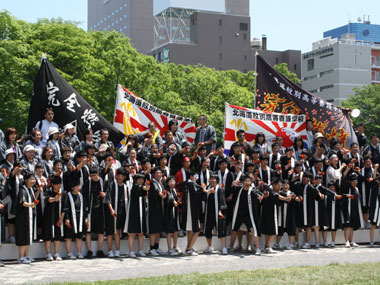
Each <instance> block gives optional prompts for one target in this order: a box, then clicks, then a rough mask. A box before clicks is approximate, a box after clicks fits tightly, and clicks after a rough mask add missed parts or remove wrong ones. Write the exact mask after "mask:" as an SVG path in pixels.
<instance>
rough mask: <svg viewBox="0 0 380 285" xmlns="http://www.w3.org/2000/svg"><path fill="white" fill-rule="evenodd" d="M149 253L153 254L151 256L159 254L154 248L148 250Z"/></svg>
mask: <svg viewBox="0 0 380 285" xmlns="http://www.w3.org/2000/svg"><path fill="white" fill-rule="evenodd" d="M149 254H150V255H153V256H159V255H160V254H159V253H158V252H157V251H156V250H155V249H154V248H153V249H151V250H149Z"/></svg>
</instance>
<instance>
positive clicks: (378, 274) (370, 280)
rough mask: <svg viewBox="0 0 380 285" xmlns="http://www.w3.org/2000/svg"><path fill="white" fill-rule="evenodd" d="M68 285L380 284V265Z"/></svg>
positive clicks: (234, 272)
mask: <svg viewBox="0 0 380 285" xmlns="http://www.w3.org/2000/svg"><path fill="white" fill-rule="evenodd" d="M65 284H81V285H83V284H101V285H115V284H144V285H146V284H155V285H158V284H228V285H230V284H380V263H362V264H345V265H339V264H335V263H334V264H330V265H326V266H301V267H289V268H283V269H260V270H252V271H226V272H220V273H212V274H199V273H193V274H183V275H167V276H161V277H149V278H135V279H125V280H115V281H99V282H85V283H65Z"/></svg>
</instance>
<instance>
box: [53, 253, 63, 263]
mask: <svg viewBox="0 0 380 285" xmlns="http://www.w3.org/2000/svg"><path fill="white" fill-rule="evenodd" d="M54 258H55V260H57V261H61V260H62V257H61V256H60V255H59V253H58V252H57V253H56V254H54Z"/></svg>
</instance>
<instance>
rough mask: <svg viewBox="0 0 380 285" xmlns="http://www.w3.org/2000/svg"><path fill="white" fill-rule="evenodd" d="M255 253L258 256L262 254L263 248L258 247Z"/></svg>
mask: <svg viewBox="0 0 380 285" xmlns="http://www.w3.org/2000/svg"><path fill="white" fill-rule="evenodd" d="M255 255H257V256H260V255H261V248H256V252H255Z"/></svg>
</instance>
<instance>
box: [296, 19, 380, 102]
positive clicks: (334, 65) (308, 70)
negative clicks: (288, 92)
mask: <svg viewBox="0 0 380 285" xmlns="http://www.w3.org/2000/svg"><path fill="white" fill-rule="evenodd" d="M348 31H350V33H348ZM324 36H326V37H325V38H324V39H322V40H320V41H318V42H315V43H313V48H312V51H311V52H307V53H304V54H303V55H302V76H303V78H302V87H303V88H304V89H306V90H308V91H310V92H312V93H314V94H316V95H317V96H319V97H322V98H324V99H326V100H328V101H329V102H334V104H337V105H340V104H341V102H342V101H344V100H346V99H347V98H349V96H350V95H351V94H354V93H355V91H354V89H355V88H361V87H363V86H365V85H368V84H380V25H372V24H371V23H370V22H369V21H366V22H364V23H349V24H348V25H345V26H342V27H339V28H336V29H333V30H330V31H327V32H325V33H324Z"/></svg>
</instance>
